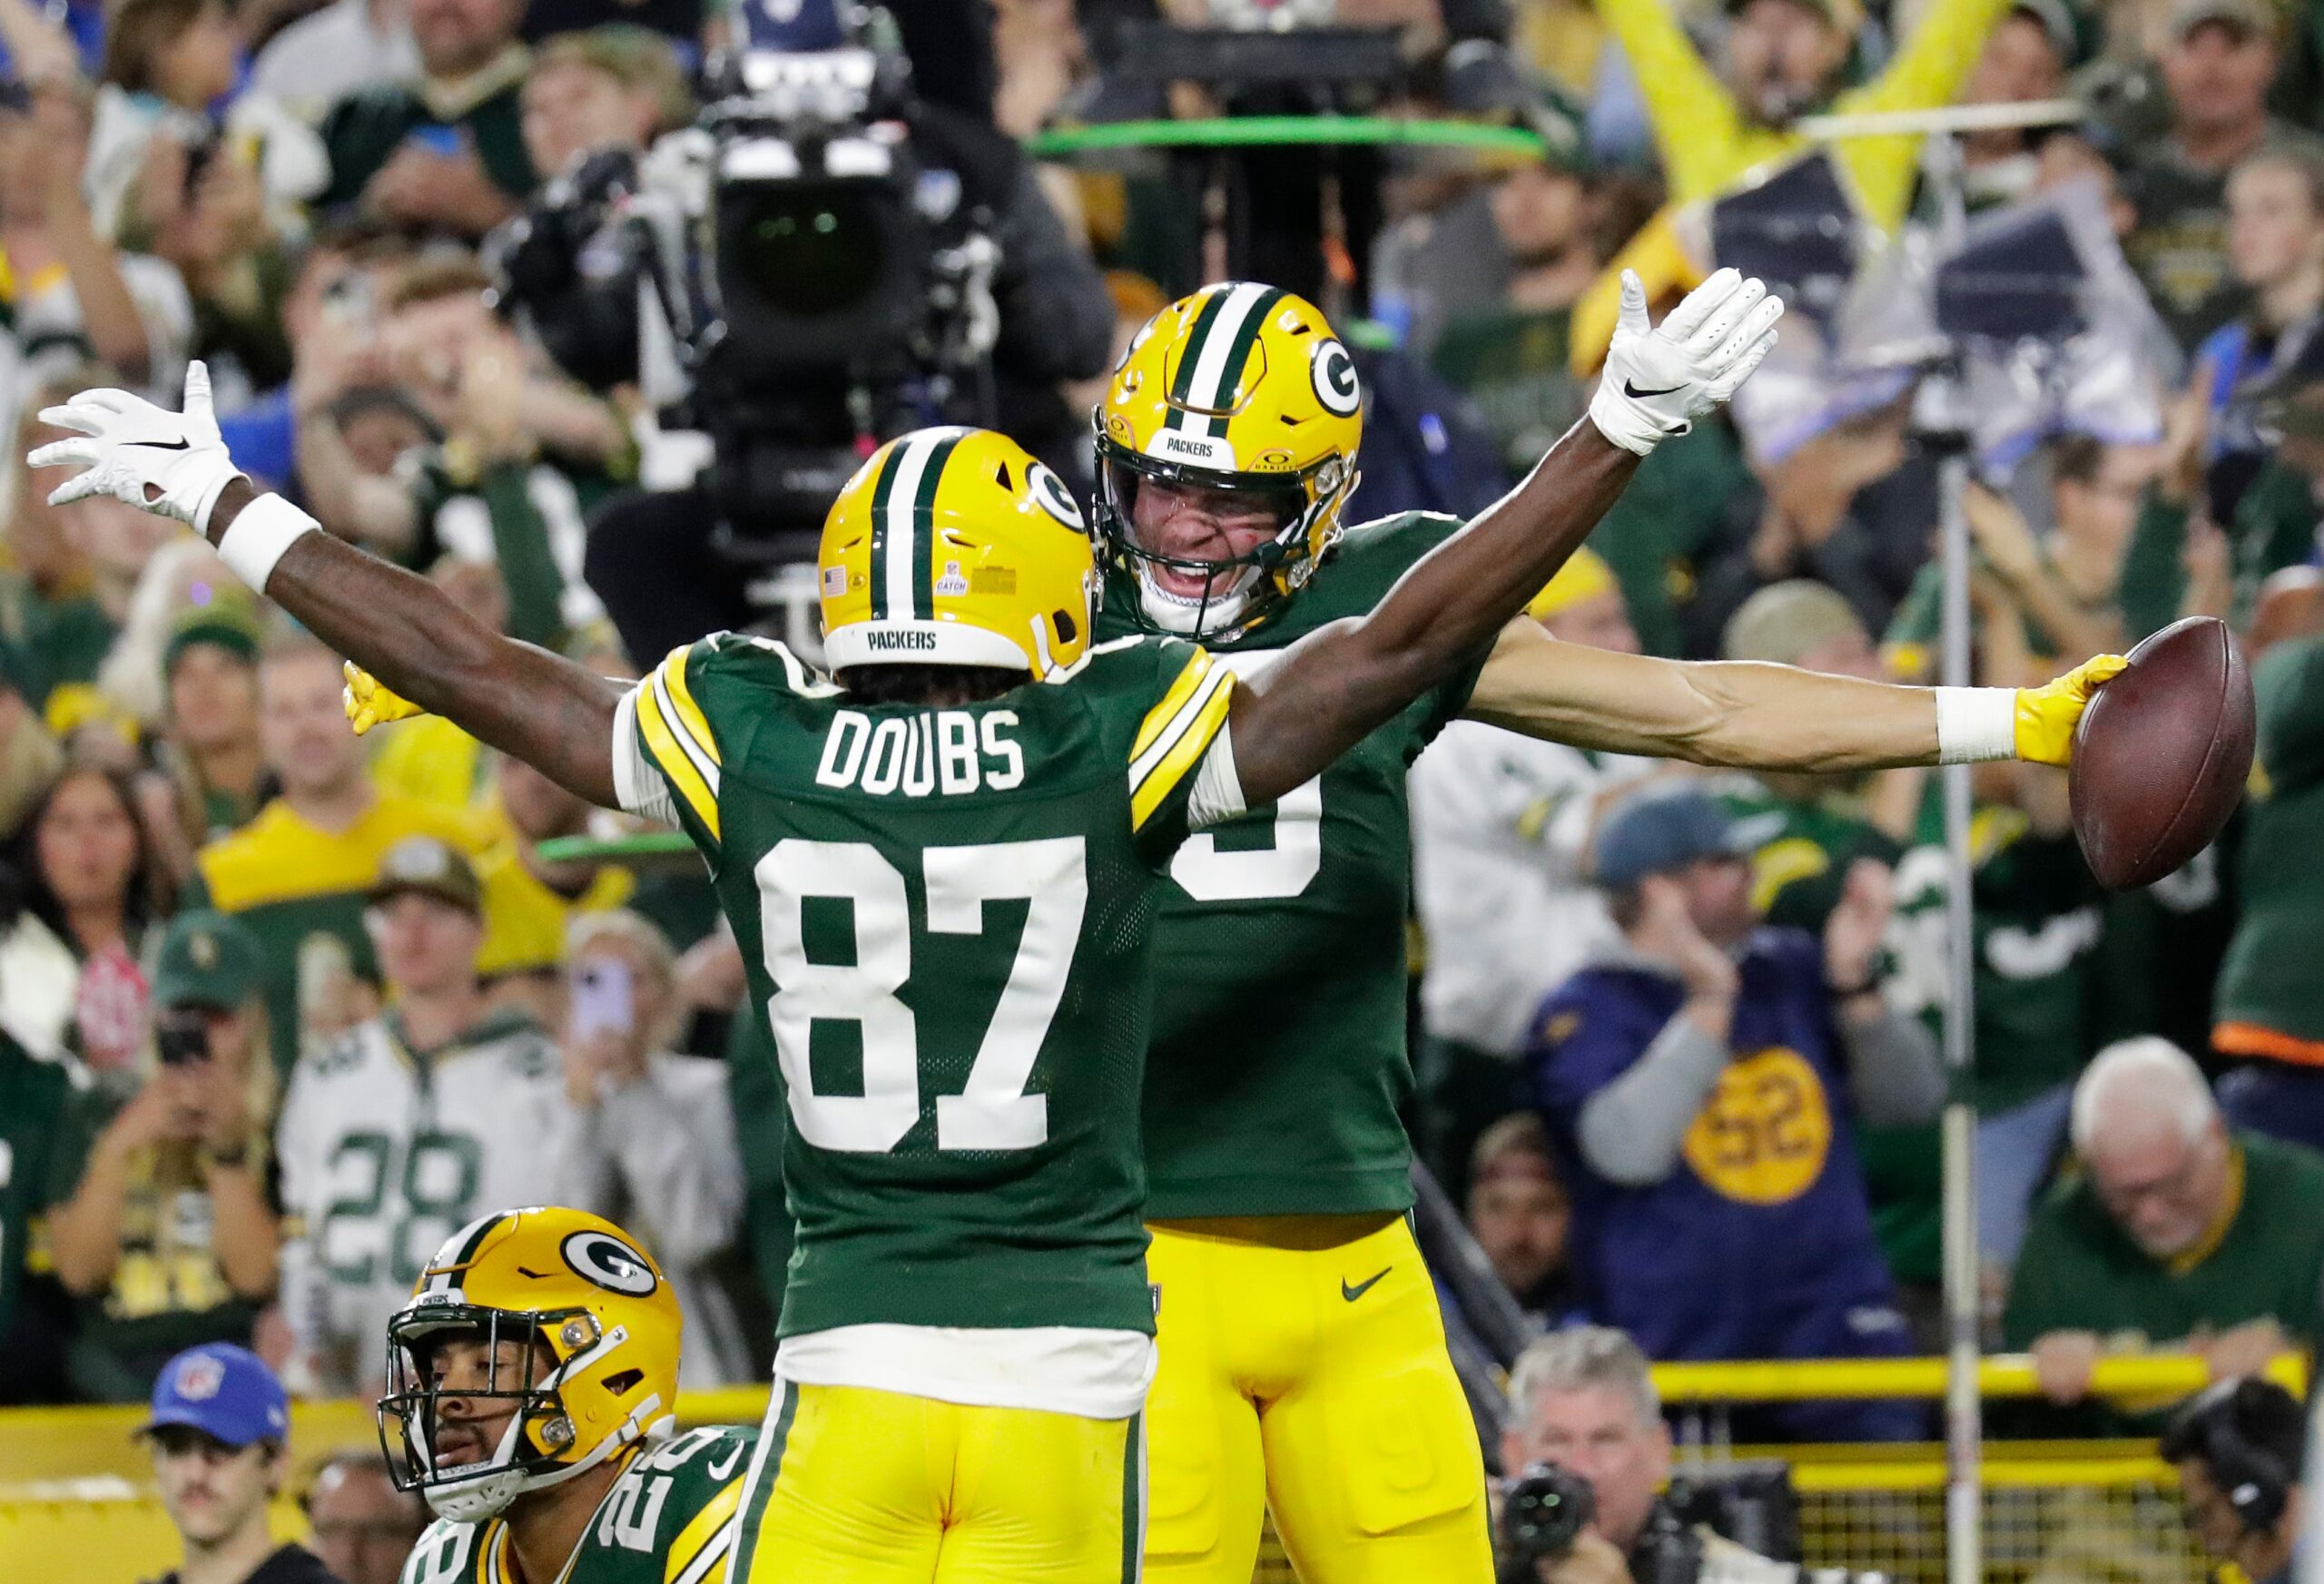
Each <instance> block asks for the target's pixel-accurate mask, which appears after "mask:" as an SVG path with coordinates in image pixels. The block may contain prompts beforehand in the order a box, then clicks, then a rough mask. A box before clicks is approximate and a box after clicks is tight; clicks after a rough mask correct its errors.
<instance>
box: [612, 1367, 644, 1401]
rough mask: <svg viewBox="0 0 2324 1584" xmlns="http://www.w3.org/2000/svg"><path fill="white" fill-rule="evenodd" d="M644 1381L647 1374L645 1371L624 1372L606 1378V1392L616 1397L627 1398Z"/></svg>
mask: <svg viewBox="0 0 2324 1584" xmlns="http://www.w3.org/2000/svg"><path fill="white" fill-rule="evenodd" d="M644 1379H645V1371H643V1370H624V1371H622V1372H620V1373H618V1374H613V1375H607V1376H606V1391H608V1392H612V1393H613V1394H614V1395H615V1396H616V1397H626V1396H628V1395H629V1393H630V1392H633V1391H635V1389H636V1386H637V1383H638V1382H640V1381H643V1380H644Z"/></svg>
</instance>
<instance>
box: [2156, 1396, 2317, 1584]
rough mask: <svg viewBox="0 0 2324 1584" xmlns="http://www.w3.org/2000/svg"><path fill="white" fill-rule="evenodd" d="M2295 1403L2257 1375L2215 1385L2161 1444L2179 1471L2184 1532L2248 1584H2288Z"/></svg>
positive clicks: (2298, 1429) (2295, 1517)
mask: <svg viewBox="0 0 2324 1584" xmlns="http://www.w3.org/2000/svg"><path fill="white" fill-rule="evenodd" d="M2305 1439H2306V1435H2305V1428H2304V1426H2303V1425H2302V1423H2301V1415H2300V1409H2299V1400H2298V1399H2297V1398H2295V1397H2293V1396H2292V1394H2291V1393H2290V1392H2287V1391H2285V1390H2284V1389H2283V1388H2282V1387H2281V1386H2279V1385H2277V1384H2276V1383H2275V1382H2272V1381H2267V1380H2262V1379H2260V1378H2259V1377H2258V1376H2246V1377H2244V1378H2243V1379H2241V1380H2236V1381H2221V1382H2219V1383H2218V1384H2216V1385H2214V1386H2212V1387H2211V1388H2210V1389H2209V1390H2207V1391H2205V1392H2202V1393H2201V1394H2200V1395H2199V1396H2196V1397H2194V1398H2192V1399H2191V1400H2190V1401H2189V1402H2187V1404H2186V1405H2185V1406H2184V1407H2182V1408H2181V1409H2180V1411H2179V1414H2178V1417H2177V1418H2175V1419H2173V1420H2172V1421H2171V1428H2170V1429H2169V1430H2168V1431H2167V1432H2164V1434H2163V1437H2162V1449H2161V1450H2162V1457H2163V1460H2164V1461H2166V1462H2170V1463H2174V1464H2176V1465H2177V1466H2178V1470H2179V1493H2180V1496H2181V1499H2182V1500H2184V1501H2185V1503H2186V1507H2187V1527H2188V1528H2189V1529H2191V1530H2193V1531H2194V1532H2195V1538H2196V1539H2197V1540H2200V1541H2201V1542H2202V1547H2203V1550H2205V1551H2207V1552H2209V1553H2210V1554H2211V1558H2212V1559H2214V1560H2215V1561H2218V1562H2221V1563H2227V1562H2232V1563H2234V1564H2235V1566H2236V1568H2237V1569H2240V1571H2241V1573H2242V1576H2243V1577H2244V1578H2245V1579H2250V1580H2251V1584H2290V1579H2291V1576H2292V1560H2293V1557H2292V1552H2293V1549H2294V1546H2295V1544H2296V1542H2297V1541H2298V1540H2299V1521H2300V1510H2301V1508H2302V1507H2303V1506H2305V1504H2306V1503H2305V1500H2304V1498H2305V1492H2304V1491H2302V1490H2301V1489H2300V1472H2299V1458H2300V1450H2301V1443H2302V1442H2303V1441H2305Z"/></svg>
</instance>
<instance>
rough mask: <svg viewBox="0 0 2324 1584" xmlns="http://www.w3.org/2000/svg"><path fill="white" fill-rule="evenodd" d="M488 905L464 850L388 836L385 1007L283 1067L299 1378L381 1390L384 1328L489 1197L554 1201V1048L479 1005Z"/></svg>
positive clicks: (306, 1385)
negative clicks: (287, 1080) (424, 1270)
mask: <svg viewBox="0 0 2324 1584" xmlns="http://www.w3.org/2000/svg"><path fill="white" fill-rule="evenodd" d="M482 909H483V899H482V895H481V892H480V890H479V888H478V884H477V878H476V871H475V870H474V869H472V868H470V867H469V864H468V860H467V859H466V858H465V857H463V856H462V855H461V854H460V853H459V852H458V851H457V850H456V849H454V848H452V847H450V846H448V845H447V844H446V843H445V842H443V841H438V840H436V839H435V838H433V837H428V836H413V837H409V838H407V839H405V840H404V841H399V842H397V843H396V844H395V845H394V846H393V847H391V848H390V849H389V851H388V852H387V854H386V856H385V857H384V858H383V859H381V860H380V862H379V879H378V880H377V881H376V882H375V883H374V884H373V885H372V886H371V888H370V891H369V907H368V908H367V909H366V910H365V915H364V922H365V925H366V927H367V928H368V929H369V930H370V932H371V934H372V937H373V940H374V943H375V945H376V948H377V950H378V953H379V967H380V969H381V973H382V976H383V978H384V979H385V981H386V988H387V992H388V1001H389V1009H388V1010H387V1011H385V1012H383V1013H381V1014H380V1015H379V1017H377V1018H370V1019H368V1020H366V1021H365V1022H363V1023H361V1024H359V1025H358V1026H357V1027H356V1028H353V1029H352V1030H351V1031H350V1032H349V1033H348V1034H346V1035H345V1036H344V1037H343V1038H340V1039H339V1040H337V1041H336V1042H334V1043H332V1044H330V1045H328V1046H325V1047H323V1048H321V1049H320V1050H316V1051H311V1052H310V1053H308V1054H307V1055H305V1056H304V1057H302V1058H300V1063H299V1067H298V1070H297V1071H296V1072H295V1073H294V1074H293V1075H292V1077H291V1090H290V1097H289V1098H288V1099H287V1100H286V1101H285V1102H284V1104H283V1108H282V1126H281V1132H280V1134H279V1135H278V1137H277V1150H278V1153H279V1155H280V1156H281V1163H282V1179H281V1180H282V1208H283V1212H284V1215H285V1216H286V1217H287V1218H288V1222H289V1225H290V1227H291V1231H290V1234H289V1235H288V1236H287V1237H286V1240H285V1243H284V1246H283V1253H282V1311H283V1317H284V1319H285V1320H286V1321H287V1322H288V1323H289V1325H290V1330H291V1344H292V1351H291V1366H290V1371H289V1372H290V1374H291V1378H292V1380H293V1381H294V1382H295V1383H297V1384H298V1385H299V1386H300V1388H301V1389H302V1390H309V1391H319V1392H348V1391H363V1390H369V1389H370V1388H371V1387H373V1386H376V1385H377V1384H378V1382H379V1372H380V1368H381V1358H382V1353H381V1350H380V1349H379V1345H378V1343H379V1335H380V1328H381V1327H382V1326H384V1325H385V1324H386V1323H387V1320H388V1316H389V1314H390V1313H394V1311H395V1310H396V1309H397V1308H398V1307H399V1305H400V1304H402V1303H403V1301H404V1300H405V1299H406V1298H407V1297H408V1296H409V1294H410V1293H411V1288H412V1284H413V1283H414V1282H415V1281H416V1280H418V1278H419V1272H420V1268H421V1267H422V1265H424V1264H426V1262H427V1260H428V1256H429V1255H430V1254H434V1253H435V1251H436V1250H437V1248H438V1246H440V1245H442V1243H443V1241H444V1240H445V1239H446V1238H448V1237H449V1236H450V1235H452V1234H453V1233H455V1232H458V1230H459V1229H460V1228H461V1227H463V1226H465V1225H468V1222H469V1221H470V1220H472V1219H474V1218H475V1217H476V1216H477V1215H480V1214H482V1213H483V1212H484V1211H486V1210H487V1209H490V1208H491V1207H493V1206H495V1205H543V1204H554V1203H556V1202H558V1201H559V1200H560V1199H561V1198H562V1197H563V1196H564V1195H565V1192H566V1184H567V1183H568V1181H569V1180H570V1176H569V1174H570V1173H571V1171H572V1169H573V1162H574V1160H575V1142H574V1140H575V1131H576V1129H575V1125H574V1121H573V1119H572V1118H571V1117H570V1116H569V1114H568V1108H567V1106H566V1098H565V1090H564V1087H563V1084H562V1082H561V1081H560V1077H559V1070H560V1066H561V1064H560V1062H559V1059H558V1056H557V1052H556V1047H555V1045H554V1044H553V1043H552V1042H551V1040H550V1039H549V1038H548V1036H547V1034H545V1033H543V1032H542V1030H541V1029H540V1028H539V1027H538V1026H537V1024H535V1023H534V1022H533V1021H532V1020H531V1019H529V1018H525V1017H523V1016H521V1015H520V1014H516V1013H508V1012H494V1011H492V1010H491V1009H490V1008H488V1007H487V1004H486V1001H485V998H484V989H483V986H482V985H481V984H480V983H479V982H478V978H477V971H476V963H477V955H478V949H479V948H480V947H481V946H482V944H483V940H484V919H483V912H482Z"/></svg>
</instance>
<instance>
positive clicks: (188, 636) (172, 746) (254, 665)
mask: <svg viewBox="0 0 2324 1584" xmlns="http://www.w3.org/2000/svg"><path fill="white" fill-rule="evenodd" d="M258 653H259V629H258V621H257V613H256V612H255V611H253V610H251V608H250V606H249V603H248V602H247V601H244V600H241V599H237V598H235V597H233V596H232V595H230V594H228V593H226V592H225V591H223V590H221V591H219V592H218V594H216V595H214V596H213V597H212V600H211V601H210V603H209V604H207V605H188V606H186V607H185V609H184V611H183V612H182V614H181V615H179V617H178V620H177V622H176V623H175V624H174V625H172V628H171V629H170V641H169V645H168V647H167V648H165V649H163V650H162V687H163V691H164V694H165V697H166V700H167V703H166V704H165V708H164V714H163V718H162V739H161V741H160V742H159V743H157V744H156V745H155V751H156V756H157V757H158V758H159V759H160V761H161V762H162V766H163V768H164V769H165V770H166V771H167V772H169V774H170V776H171V777H172V782H174V784H175V786H176V788H177V791H178V793H179V797H180V800H181V802H182V805H183V807H184V809H185V811H186V813H187V815H188V816H189V818H188V821H187V826H188V829H187V834H188V836H189V837H190V838H191V839H192V841H193V844H194V845H195V846H197V847H199V846H201V845H202V844H203V843H205V842H210V841H219V840H222V838H224V837H226V836H229V835H231V834H232V833H233V832H234V831H239V830H241V828H242V827H243V826H244V825H247V824H249V823H250V822H251V820H252V819H253V818H255V817H256V816H257V813H258V811H259V805H260V804H261V802H264V794H265V791H266V786H267V777H266V755H265V751H264V750H263V748H261V745H260V743H259V733H258Z"/></svg>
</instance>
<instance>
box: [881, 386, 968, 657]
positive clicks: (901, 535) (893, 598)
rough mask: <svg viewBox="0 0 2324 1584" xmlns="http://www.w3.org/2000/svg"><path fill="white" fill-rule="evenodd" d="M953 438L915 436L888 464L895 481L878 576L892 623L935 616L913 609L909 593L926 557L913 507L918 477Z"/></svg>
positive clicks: (890, 492)
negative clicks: (882, 578) (946, 442)
mask: <svg viewBox="0 0 2324 1584" xmlns="http://www.w3.org/2000/svg"><path fill="white" fill-rule="evenodd" d="M953 436H954V431H952V430H949V429H946V430H937V431H929V432H923V433H921V434H917V435H914V436H912V437H911V438H910V439H908V440H906V441H905V442H904V443H903V448H902V450H901V451H900V452H899V453H898V454H897V456H896V459H895V461H894V462H893V463H892V464H891V466H892V467H894V468H895V470H896V471H895V479H894V482H893V483H891V485H890V486H889V487H888V507H887V520H886V521H885V522H883V523H881V527H882V528H884V529H885V530H886V543H885V545H884V546H883V549H882V558H883V559H884V561H885V563H886V565H885V566H882V567H881V576H883V577H884V578H886V580H887V595H888V600H887V605H888V616H889V619H890V620H891V621H892V620H899V619H900V620H903V621H908V622H909V621H921V620H925V619H927V618H929V617H931V616H933V615H935V614H936V613H935V612H934V611H923V610H919V609H916V608H915V607H914V605H913V601H912V589H913V583H914V578H915V577H916V576H917V574H918V570H919V566H920V558H921V556H925V555H927V554H928V551H927V550H926V548H925V547H923V546H921V544H920V542H919V536H918V535H917V533H916V532H915V529H916V528H917V526H918V524H917V521H916V519H915V517H914V507H915V506H916V505H917V504H918V502H919V500H920V486H921V475H922V474H924V473H925V472H926V471H927V469H928V462H929V458H930V457H933V456H934V455H935V454H936V450H937V448H938V447H940V446H941V445H942V444H943V443H944V442H945V441H946V440H948V439H950V438H953Z"/></svg>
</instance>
